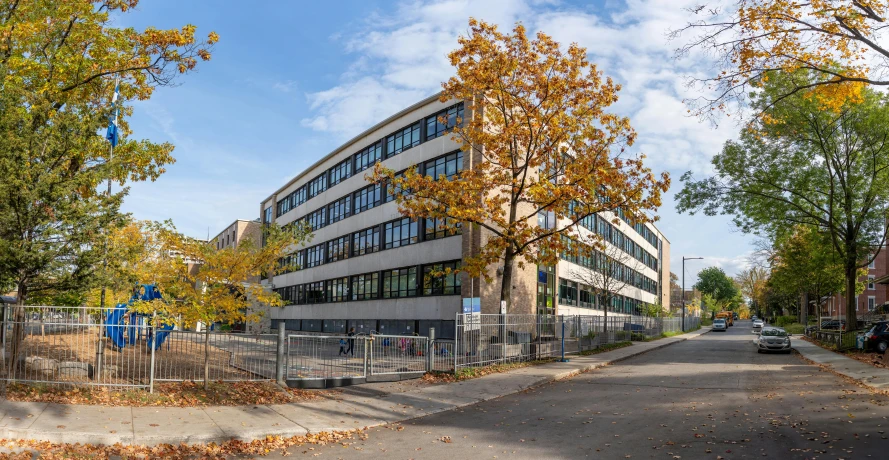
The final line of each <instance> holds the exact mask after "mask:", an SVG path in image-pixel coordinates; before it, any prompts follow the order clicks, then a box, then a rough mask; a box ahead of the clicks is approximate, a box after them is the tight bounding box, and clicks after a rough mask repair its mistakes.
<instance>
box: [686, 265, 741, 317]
mask: <svg viewBox="0 0 889 460" xmlns="http://www.w3.org/2000/svg"><path fill="white" fill-rule="evenodd" d="M694 287H695V289H697V290H699V291H701V294H706V295H709V296H710V297H711V298H712V299H713V302H714V304H715V305H714V306H716V307H718V308H721V309H722V308H728V307H729V306H730V305H731V302H732V300H734V299H735V298H736V297H737V296H738V294H739V292H738V287H737V286H736V285H735V282H734V280H732V279H731V278H729V277H728V275H726V274H725V272H724V271H722V269H721V268H719V267H707V268H705V269H703V270H701V271H700V272H698V282H697V283H695V286H694Z"/></svg>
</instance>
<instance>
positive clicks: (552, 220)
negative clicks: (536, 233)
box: [537, 211, 556, 229]
mask: <svg viewBox="0 0 889 460" xmlns="http://www.w3.org/2000/svg"><path fill="white" fill-rule="evenodd" d="M537 226H538V227H540V228H543V229H550V228H556V213H555V212H553V211H540V212H538V213H537Z"/></svg>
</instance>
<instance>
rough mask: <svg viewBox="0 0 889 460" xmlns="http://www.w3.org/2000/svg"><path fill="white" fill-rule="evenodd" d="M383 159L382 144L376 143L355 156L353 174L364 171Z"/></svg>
mask: <svg viewBox="0 0 889 460" xmlns="http://www.w3.org/2000/svg"><path fill="white" fill-rule="evenodd" d="M382 157H383V142H382V141H380V142H377V143H376V144H373V145H371V146H368V147H367V148H365V149H363V150H361V151H360V152H358V153H356V154H355V173H358V172H361V171H364V170H365V169H367V168H371V167H373V165H374V164H375V163H376V162H378V161H380V160H381V159H382Z"/></svg>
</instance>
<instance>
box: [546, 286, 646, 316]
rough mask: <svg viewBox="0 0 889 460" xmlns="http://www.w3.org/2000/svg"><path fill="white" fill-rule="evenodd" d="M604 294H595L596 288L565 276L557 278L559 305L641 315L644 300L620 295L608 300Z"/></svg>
mask: <svg viewBox="0 0 889 460" xmlns="http://www.w3.org/2000/svg"><path fill="white" fill-rule="evenodd" d="M607 297H609V296H605V295H601V294H600V295H596V290H595V289H593V288H592V287H590V286H587V285H586V284H583V283H577V282H574V281H571V280H568V279H565V278H560V279H559V305H570V306H572V307H579V308H589V309H592V310H606V309H607V310H608V311H609V312H614V313H623V314H627V315H642V314H643V311H642V310H643V306H644V305H645V302H642V301H641V300H638V299H634V298H632V297H626V296H622V295H613V296H610V297H611V301H610V302H609V301H608V299H607Z"/></svg>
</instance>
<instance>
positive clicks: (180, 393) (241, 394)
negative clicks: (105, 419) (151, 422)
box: [6, 382, 333, 407]
mask: <svg viewBox="0 0 889 460" xmlns="http://www.w3.org/2000/svg"><path fill="white" fill-rule="evenodd" d="M332 393H333V392H331V391H326V390H325V391H321V390H317V391H315V390H300V389H296V388H290V389H288V390H284V389H282V388H280V387H278V386H277V385H275V384H274V383H271V382H213V383H211V384H210V385H209V386H208V389H207V390H204V385H203V383H200V382H175V383H172V382H171V383H157V384H155V387H154V393H149V392H148V391H147V390H142V389H133V390H109V389H107V388H102V387H61V386H49V385H43V386H41V385H25V384H19V383H15V384H9V385H8V386H7V390H6V399H7V400H10V401H26V402H48V403H57V404H88V405H102V406H132V407H143V406H156V407H161V406H164V407H202V406H240V405H252V404H285V403H293V402H303V401H311V400H314V399H320V398H323V397H325V396H329V395H330V394H332Z"/></svg>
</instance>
